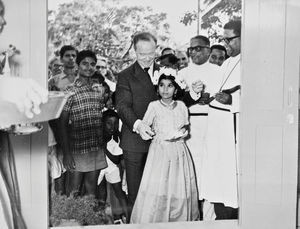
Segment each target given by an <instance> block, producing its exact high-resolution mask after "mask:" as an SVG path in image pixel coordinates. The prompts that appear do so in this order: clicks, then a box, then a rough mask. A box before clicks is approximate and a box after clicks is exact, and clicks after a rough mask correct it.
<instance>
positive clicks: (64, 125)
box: [59, 111, 75, 170]
mask: <svg viewBox="0 0 300 229" xmlns="http://www.w3.org/2000/svg"><path fill="white" fill-rule="evenodd" d="M68 123H69V113H68V112H66V111H62V113H61V116H60V118H59V124H60V125H59V132H60V137H61V144H62V150H63V155H64V157H63V164H64V166H65V168H66V169H67V170H71V169H74V168H75V163H74V160H73V156H72V153H71V152H70V146H69V141H70V140H69V135H68Z"/></svg>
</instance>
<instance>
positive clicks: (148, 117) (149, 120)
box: [143, 102, 155, 126]
mask: <svg viewBox="0 0 300 229" xmlns="http://www.w3.org/2000/svg"><path fill="white" fill-rule="evenodd" d="M154 117H155V109H154V106H153V102H152V103H150V104H149V106H148V108H147V111H146V113H145V115H144V118H143V122H145V123H146V124H147V125H149V126H151V125H152V124H153V121H154Z"/></svg>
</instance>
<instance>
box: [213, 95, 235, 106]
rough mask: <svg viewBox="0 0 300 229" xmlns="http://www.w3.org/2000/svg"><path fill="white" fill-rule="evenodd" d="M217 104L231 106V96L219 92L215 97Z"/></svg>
mask: <svg viewBox="0 0 300 229" xmlns="http://www.w3.org/2000/svg"><path fill="white" fill-rule="evenodd" d="M215 98H216V100H217V101H218V102H219V103H222V104H227V105H230V104H232V96H231V95H230V94H226V93H223V92H219V93H217V94H216V96H215Z"/></svg>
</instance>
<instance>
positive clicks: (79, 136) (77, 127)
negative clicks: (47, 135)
mask: <svg viewBox="0 0 300 229" xmlns="http://www.w3.org/2000/svg"><path fill="white" fill-rule="evenodd" d="M66 91H67V92H71V93H72V95H71V96H70V97H69V99H68V101H67V103H66V104H65V106H64V108H63V110H64V111H65V112H68V113H69V138H70V151H71V152H72V153H73V154H85V153H89V152H93V151H94V152H95V151H99V149H103V147H104V144H103V124H102V109H103V107H104V99H103V96H102V95H101V93H100V92H98V91H94V90H93V89H92V86H91V85H88V84H85V83H83V82H82V80H80V79H79V78H78V79H76V80H75V81H74V83H73V84H72V85H70V86H68V87H67V88H66Z"/></svg>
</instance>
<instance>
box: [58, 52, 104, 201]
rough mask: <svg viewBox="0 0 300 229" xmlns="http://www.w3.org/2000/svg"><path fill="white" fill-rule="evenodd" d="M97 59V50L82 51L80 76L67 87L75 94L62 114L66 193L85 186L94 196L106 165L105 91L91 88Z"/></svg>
mask: <svg viewBox="0 0 300 229" xmlns="http://www.w3.org/2000/svg"><path fill="white" fill-rule="evenodd" d="M96 62H97V58H96V55H95V53H94V52H92V51H90V50H83V51H81V52H79V53H78V55H77V58H76V63H77V65H78V77H77V78H76V80H75V81H74V83H73V84H72V85H70V86H68V87H67V88H66V91H67V92H71V93H72V95H71V96H70V97H69V98H68V100H67V103H66V104H65V106H64V108H63V111H62V113H61V117H60V125H59V128H60V133H61V136H62V137H61V139H62V140H61V142H62V148H63V153H64V157H63V163H64V167H65V168H66V170H67V173H68V174H67V175H68V179H67V182H66V183H67V184H66V188H67V190H66V193H67V195H69V194H70V193H72V192H75V194H77V193H78V194H82V193H80V190H82V189H81V187H84V191H85V193H84V194H85V195H93V196H95V195H96V188H97V179H98V176H99V172H100V170H101V169H104V168H106V167H107V163H106V160H105V153H104V148H105V147H104V141H103V136H102V134H103V123H102V110H103V107H104V103H103V91H101V90H100V91H98V90H94V89H93V88H92V85H93V80H92V75H93V74H94V72H95V65H96ZM82 185H83V186H82Z"/></svg>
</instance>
